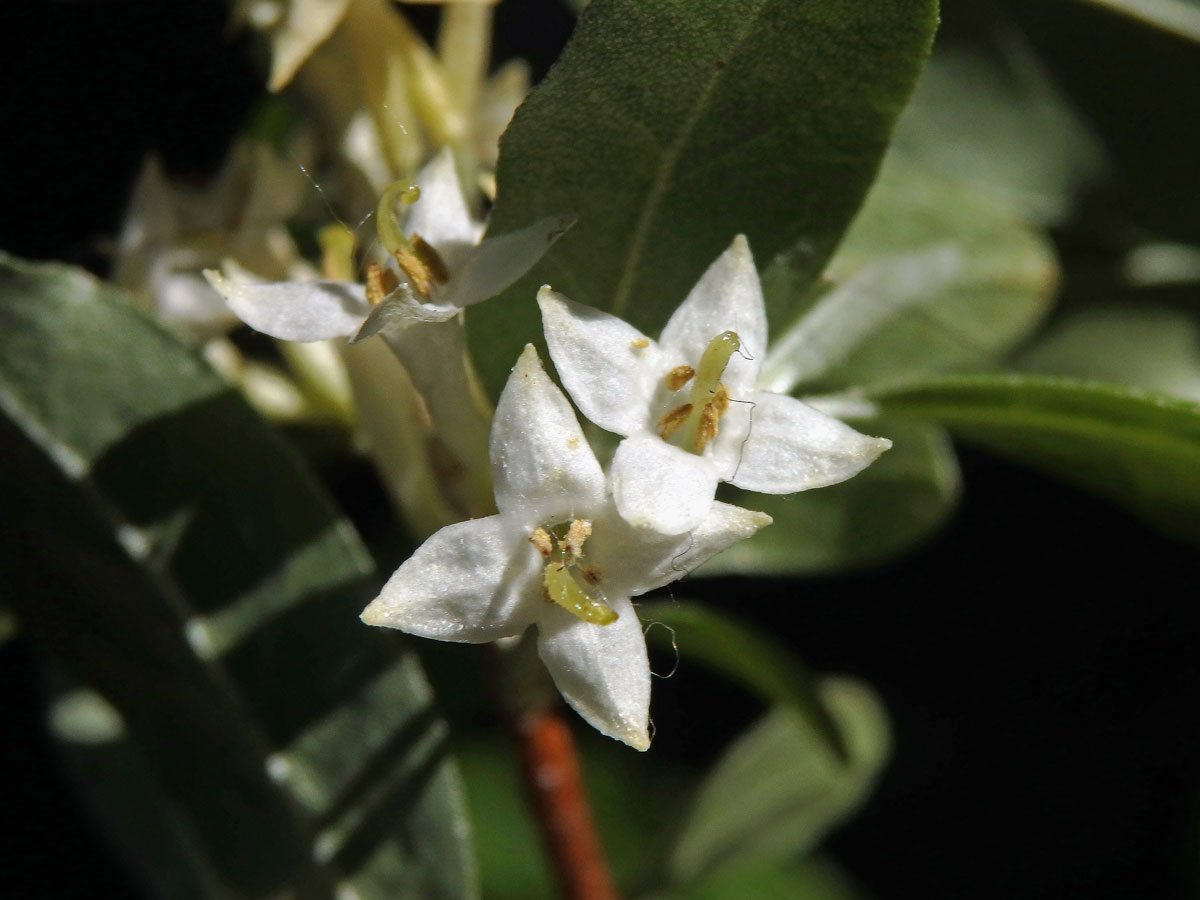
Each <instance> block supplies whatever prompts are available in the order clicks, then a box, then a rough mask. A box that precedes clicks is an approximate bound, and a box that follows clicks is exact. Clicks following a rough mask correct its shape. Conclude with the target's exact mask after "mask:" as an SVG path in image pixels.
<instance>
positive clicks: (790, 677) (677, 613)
mask: <svg viewBox="0 0 1200 900" xmlns="http://www.w3.org/2000/svg"><path fill="white" fill-rule="evenodd" d="M638 617H639V618H640V619H641V620H642V621H643V622H646V623H648V625H647V628H646V638H647V640H649V641H652V642H657V643H659V644H665V645H667V646H670V647H671V648H672V649H674V650H676V651H677V652H678V653H679V654H680V655H681V656H683V657H686V658H688V659H695V660H697V661H698V662H700V663H702V664H703V665H705V666H708V667H709V668H710V669H713V670H714V671H716V672H719V673H721V674H722V675H724V676H726V677H727V678H729V679H730V680H731V681H735V682H737V683H739V684H741V685H742V686H743V687H745V688H747V689H748V690H750V691H753V692H754V693H756V694H758V695H759V696H760V697H761V698H762V699H763V700H764V701H766V702H767V703H768V704H776V705H779V706H784V707H788V708H790V709H793V710H795V711H796V712H798V713H799V714H800V715H801V716H802V717H803V718H805V719H806V720H808V721H809V722H812V723H813V727H814V728H815V729H816V730H817V731H818V732H820V733H822V734H824V736H825V740H826V742H827V743H828V744H829V746H830V748H831V752H832V753H833V754H834V755H835V756H836V757H839V758H843V759H844V758H846V752H847V751H846V747H845V746H844V744H843V743H842V735H841V733H840V732H839V730H838V729H837V727H836V726H835V723H834V721H833V719H832V718H831V717H830V714H829V711H828V710H827V709H826V708H825V706H824V704H823V703H822V702H821V699H820V698H819V697H818V696H817V694H816V692H815V690H814V679H813V676H812V675H811V674H810V673H809V671H808V670H807V669H806V668H805V667H804V665H803V663H801V662H800V660H799V659H798V658H797V657H796V655H795V654H794V653H792V652H791V651H790V650H789V649H787V648H786V647H784V646H783V645H782V644H780V643H779V642H778V641H776V640H774V639H773V638H772V637H770V636H769V635H766V634H763V633H762V632H760V631H757V630H755V629H753V628H751V627H750V626H748V625H745V624H744V623H742V622H739V621H738V620H736V619H734V618H733V617H731V616H729V615H726V614H725V613H723V612H720V611H719V610H716V609H712V608H711V607H707V606H704V605H703V604H700V603H692V602H689V603H677V602H675V601H663V600H656V601H650V602H649V603H641V604H639V605H638ZM654 623H658V624H660V625H665V626H666V628H651V627H649V625H650V624H654Z"/></svg>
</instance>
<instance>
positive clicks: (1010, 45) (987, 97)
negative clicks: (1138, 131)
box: [893, 29, 1105, 225]
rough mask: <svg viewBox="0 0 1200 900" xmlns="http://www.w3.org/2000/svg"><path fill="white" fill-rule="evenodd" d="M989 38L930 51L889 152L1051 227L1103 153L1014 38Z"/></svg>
mask: <svg viewBox="0 0 1200 900" xmlns="http://www.w3.org/2000/svg"><path fill="white" fill-rule="evenodd" d="M990 38H991V40H990V42H989V44H988V45H983V44H971V45H966V44H957V43H943V44H939V45H938V46H937V47H936V48H935V49H934V52H933V55H932V56H931V57H930V59H929V65H928V66H926V67H925V71H924V73H923V74H922V75H921V80H920V81H919V82H918V83H917V89H916V91H915V92H914V93H913V98H912V102H911V103H910V104H909V105H908V108H907V109H905V111H904V114H903V115H902V116H901V117H900V121H899V123H898V124H897V125H896V134H895V140H894V143H893V148H894V150H895V152H896V153H898V154H900V155H902V156H904V157H905V158H907V159H910V160H911V161H913V162H915V163H918V164H920V165H923V166H924V167H926V168H927V169H928V170H929V171H931V172H937V173H938V175H940V176H942V177H944V178H946V179H948V180H952V181H955V182H961V183H963V184H965V185H967V186H969V187H970V188H971V189H972V190H974V191H976V192H978V193H979V194H980V195H981V196H982V197H985V198H986V199H988V200H989V201H992V202H993V203H995V204H996V205H997V206H998V207H999V208H1001V209H1004V210H1005V211H1007V212H1008V213H1009V214H1010V215H1012V216H1013V217H1015V218H1018V219H1021V220H1023V221H1028V222H1037V223H1040V224H1044V225H1049V224H1055V223H1057V222H1060V221H1062V220H1063V219H1064V218H1065V217H1066V216H1067V215H1069V214H1070V212H1071V210H1072V208H1073V207H1074V204H1075V197H1076V196H1077V195H1078V193H1079V192H1080V190H1081V189H1082V188H1084V187H1085V186H1087V185H1088V184H1089V183H1090V182H1092V181H1094V180H1095V179H1096V178H1097V176H1099V175H1100V174H1101V173H1102V172H1103V170H1104V168H1105V158H1104V151H1103V150H1102V148H1101V145H1100V142H1099V140H1098V139H1097V138H1096V137H1095V136H1094V135H1093V134H1092V133H1091V131H1090V130H1089V128H1088V126H1087V124H1086V123H1085V122H1084V120H1083V119H1082V118H1081V117H1080V115H1079V114H1078V113H1077V112H1076V111H1075V109H1074V107H1073V106H1072V105H1071V102H1070V100H1069V99H1068V98H1067V96H1066V95H1065V94H1064V93H1063V92H1062V91H1061V90H1059V88H1058V86H1057V85H1055V83H1054V81H1053V79H1052V78H1051V76H1050V74H1049V73H1048V72H1047V71H1046V69H1045V68H1044V67H1043V66H1042V64H1041V63H1040V62H1039V61H1038V59H1037V57H1036V55H1035V54H1034V52H1033V50H1032V48H1030V47H1029V46H1028V44H1027V43H1026V42H1025V41H1024V39H1023V38H1022V37H1021V35H1020V33H1019V32H1017V31H1015V30H1012V29H1009V30H1003V31H1001V30H999V29H996V30H995V31H994V32H993V33H992V34H991V35H990Z"/></svg>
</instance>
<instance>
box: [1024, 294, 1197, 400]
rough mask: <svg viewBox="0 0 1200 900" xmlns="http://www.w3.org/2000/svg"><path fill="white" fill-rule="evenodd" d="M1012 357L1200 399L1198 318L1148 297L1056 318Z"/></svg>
mask: <svg viewBox="0 0 1200 900" xmlns="http://www.w3.org/2000/svg"><path fill="white" fill-rule="evenodd" d="M1013 362H1014V365H1016V366H1017V367H1018V368H1020V369H1022V370H1025V371H1028V372H1043V373H1046V374H1049V375H1070V376H1073V377H1075V378H1092V379H1098V380H1103V381H1111V382H1114V383H1116V384H1124V385H1128V386H1129V387H1138V388H1145V389H1146V390H1151V391H1161V392H1162V393H1164V394H1170V395H1171V396H1174V397H1179V398H1180V399H1182V400H1191V401H1192V402H1200V321H1197V319H1196V317H1195V316H1194V315H1189V314H1188V313H1186V312H1183V311H1182V310H1178V309H1171V308H1169V307H1166V306H1156V305H1153V304H1151V303H1147V302H1139V303H1127V304H1105V305H1103V306H1096V307H1087V308H1084V309H1079V310H1075V311H1072V312H1071V313H1070V314H1068V315H1067V316H1065V317H1064V318H1063V319H1061V320H1060V321H1057V322H1055V323H1054V325H1053V326H1052V327H1051V328H1049V329H1048V330H1047V331H1046V333H1045V334H1043V335H1041V336H1040V337H1039V339H1038V341H1037V343H1036V344H1034V345H1033V346H1031V347H1030V348H1029V349H1028V350H1026V351H1025V352H1024V353H1022V354H1021V355H1020V356H1018V357H1017V358H1016V359H1015V360H1014V361H1013Z"/></svg>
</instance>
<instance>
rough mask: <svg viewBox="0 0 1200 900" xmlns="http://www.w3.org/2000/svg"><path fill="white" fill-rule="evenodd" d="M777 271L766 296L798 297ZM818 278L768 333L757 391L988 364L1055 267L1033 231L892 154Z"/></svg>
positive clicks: (1022, 324)
mask: <svg viewBox="0 0 1200 900" xmlns="http://www.w3.org/2000/svg"><path fill="white" fill-rule="evenodd" d="M788 265H789V262H788V260H787V259H784V260H781V261H777V262H776V263H774V264H773V265H772V267H770V269H769V271H768V276H767V283H768V285H770V286H771V289H772V290H774V291H786V290H788V289H789V287H790V289H792V290H795V291H801V290H803V288H802V287H801V286H800V285H799V284H796V283H794V282H793V281H791V280H789V276H788V275H787V274H786V273H781V272H779V271H778V267H779V266H785V267H786V266H788ZM772 270H774V271H772ZM826 277H827V278H828V279H829V280H830V281H831V282H832V286H830V287H828V288H827V289H826V290H825V291H824V293H821V294H818V295H815V296H814V295H809V296H807V297H797V298H795V299H794V300H793V304H794V305H795V304H796V302H797V301H798V302H799V304H800V305H802V306H805V307H806V308H804V309H803V311H802V312H801V313H800V314H799V315H798V316H797V318H796V319H795V320H794V322H793V323H792V324H791V326H790V327H789V328H787V329H786V330H780V331H776V332H775V334H774V339H773V341H772V343H771V349H770V351H769V352H768V354H767V359H766V360H765V362H764V365H763V371H762V374H761V376H760V378H759V385H760V387H762V388H763V389H765V390H772V391H797V392H803V393H815V392H821V391H829V390H838V389H841V388H846V387H851V386H861V385H870V384H877V383H881V382H889V381H895V380H903V379H909V378H912V377H913V376H915V375H921V374H925V373H928V372H938V371H955V370H962V369H970V368H979V367H981V366H985V365H989V364H991V363H993V362H994V361H995V360H996V359H998V358H1000V356H1002V355H1003V354H1004V353H1005V352H1006V351H1008V350H1009V349H1010V348H1011V347H1012V346H1013V345H1014V344H1016V343H1017V342H1018V341H1020V340H1022V339H1023V338H1025V337H1026V336H1027V335H1028V334H1029V333H1030V332H1031V331H1032V329H1033V328H1034V326H1035V325H1036V324H1037V323H1038V322H1040V321H1041V319H1042V317H1043V316H1044V315H1045V313H1046V311H1047V310H1048V309H1049V306H1050V300H1051V296H1052V294H1053V291H1054V287H1055V283H1056V281H1057V266H1056V264H1055V260H1054V255H1053V253H1052V251H1051V249H1050V246H1049V244H1048V242H1047V241H1046V240H1045V238H1043V237H1042V236H1041V235H1040V234H1039V233H1038V232H1036V231H1034V230H1033V229H1031V228H1029V227H1028V226H1026V225H1023V224H1021V223H1020V222H1017V221H1016V220H1015V219H1013V218H1012V217H1011V216H1010V215H1009V214H1007V213H1005V212H1002V211H1000V210H998V209H997V208H996V207H995V205H994V204H992V203H990V202H988V201H986V200H983V199H981V198H980V197H978V196H977V195H975V194H973V193H972V192H971V191H970V190H969V189H967V188H965V187H962V186H958V185H954V184H951V183H950V182H947V181H945V180H944V179H940V178H937V177H935V176H932V175H930V174H928V173H927V172H925V171H923V170H921V169H920V168H917V167H915V166H913V165H911V164H909V163H907V162H905V161H904V160H902V159H900V158H898V157H896V156H895V155H892V156H890V157H889V158H888V161H887V162H886V163H885V164H884V167H883V171H882V172H881V173H880V177H879V180H878V181H877V182H876V183H875V186H874V187H873V188H872V190H871V193H870V194H869V195H868V197H867V202H866V203H865V204H864V206H863V209H862V211H861V212H860V213H859V215H858V218H857V219H855V221H854V224H853V225H852V226H851V228H850V231H849V232H848V233H847V234H846V238H845V240H844V241H843V242H842V244H841V246H840V247H839V248H838V252H837V254H836V255H835V256H834V258H833V260H832V261H831V262H830V265H829V268H828V270H827V271H826ZM773 302H776V303H778V302H779V301H778V300H774V301H773Z"/></svg>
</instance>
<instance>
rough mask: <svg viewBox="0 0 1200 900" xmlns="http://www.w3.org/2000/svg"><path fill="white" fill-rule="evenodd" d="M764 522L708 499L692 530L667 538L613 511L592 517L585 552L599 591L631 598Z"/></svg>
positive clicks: (671, 578)
mask: <svg viewBox="0 0 1200 900" xmlns="http://www.w3.org/2000/svg"><path fill="white" fill-rule="evenodd" d="M769 524H771V517H770V516H768V515H767V514H766V513H760V512H753V511H751V510H748V509H742V508H741V507H738V506H730V505H729V504H727V503H721V502H720V501H713V503H712V505H711V506H710V507H709V512H708V515H706V516H705V517H704V519H703V520H702V521H701V522H700V524H699V525H697V526H696V527H695V528H694V529H693V530H692V531H689V532H687V533H685V534H677V535H672V536H667V535H659V534H656V533H654V532H647V531H644V530H640V529H635V528H633V527H631V526H630V525H628V524H627V523H626V522H625V521H624V520H623V519H621V517H620V516H619V515H617V513H616V510H615V509H612V510H611V512H605V513H601V514H600V515H597V516H594V517H593V520H592V536H591V537H590V538H588V541H587V547H586V552H587V556H588V562H589V563H590V564H591V565H593V566H594V567H595V571H596V574H597V577H598V579H599V580H598V582H597V586H598V587H599V589H600V591H601V592H602V593H604V594H605V595H606V596H607V595H609V594H612V595H615V596H622V597H623V596H626V595H629V594H632V595H633V596H635V597H636V596H638V595H639V594H644V593H646V592H647V591H652V590H654V589H655V588H659V587H662V586H663V585H664V584H670V583H671V582H672V581H675V580H677V579H679V578H682V577H683V576H684V575H686V574H687V573H688V572H690V571H692V570H693V569H695V568H697V567H698V566H700V565H701V564H702V563H704V562H707V561H708V560H709V559H711V558H712V557H713V556H715V555H716V554H718V553H720V552H721V551H722V550H724V549H725V548H726V547H728V546H730V545H731V544H734V543H737V542H738V541H740V540H744V539H745V538H748V537H750V536H751V535H753V534H754V533H755V532H756V531H758V529H760V528H762V527H764V526H766V525H769Z"/></svg>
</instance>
